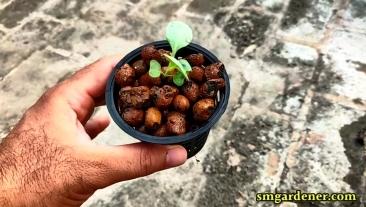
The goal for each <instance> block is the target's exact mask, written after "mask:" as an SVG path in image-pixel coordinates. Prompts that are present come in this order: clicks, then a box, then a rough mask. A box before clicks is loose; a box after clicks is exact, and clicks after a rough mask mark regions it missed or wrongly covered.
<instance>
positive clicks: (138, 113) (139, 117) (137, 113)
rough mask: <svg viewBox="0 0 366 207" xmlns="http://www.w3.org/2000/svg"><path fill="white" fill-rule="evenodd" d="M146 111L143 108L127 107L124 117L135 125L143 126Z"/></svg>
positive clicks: (131, 124) (130, 123)
mask: <svg viewBox="0 0 366 207" xmlns="http://www.w3.org/2000/svg"><path fill="white" fill-rule="evenodd" d="M144 116H145V112H144V111H143V110H141V109H136V108H127V109H125V110H124V111H123V113H122V118H123V120H125V122H127V124H129V125H130V126H133V127H138V126H141V125H142V124H143V123H144Z"/></svg>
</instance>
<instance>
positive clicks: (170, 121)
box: [166, 112, 187, 135]
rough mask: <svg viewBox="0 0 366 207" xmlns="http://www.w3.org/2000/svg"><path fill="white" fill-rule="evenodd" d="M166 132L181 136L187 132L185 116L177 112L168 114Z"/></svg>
mask: <svg viewBox="0 0 366 207" xmlns="http://www.w3.org/2000/svg"><path fill="white" fill-rule="evenodd" d="M166 126H167V131H168V133H169V134H173V135H181V134H184V133H186V131H187V123H186V119H185V115H184V114H181V113H179V112H170V113H169V114H168V118H167V123H166Z"/></svg>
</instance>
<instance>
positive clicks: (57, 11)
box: [42, 0, 89, 19]
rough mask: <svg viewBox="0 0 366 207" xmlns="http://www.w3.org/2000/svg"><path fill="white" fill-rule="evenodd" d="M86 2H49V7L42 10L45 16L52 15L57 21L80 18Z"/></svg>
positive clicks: (78, 0)
mask: <svg viewBox="0 0 366 207" xmlns="http://www.w3.org/2000/svg"><path fill="white" fill-rule="evenodd" d="M86 2H87V1H86V0H71V1H64V0H56V1H50V2H48V3H49V5H46V6H45V7H46V8H43V9H42V10H43V11H44V12H45V13H46V14H49V15H52V16H54V17H56V18H58V19H65V18H80V17H81V15H82V9H83V6H84V4H85V3H86ZM88 3H89V2H88Z"/></svg>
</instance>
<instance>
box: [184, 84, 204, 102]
mask: <svg viewBox="0 0 366 207" xmlns="http://www.w3.org/2000/svg"><path fill="white" fill-rule="evenodd" d="M182 92H183V95H184V96H185V97H187V98H188V100H189V101H190V102H191V103H194V102H196V101H197V99H198V97H199V95H200V89H199V86H198V85H197V84H196V83H195V82H193V81H188V82H186V83H185V84H184V85H183V87H182Z"/></svg>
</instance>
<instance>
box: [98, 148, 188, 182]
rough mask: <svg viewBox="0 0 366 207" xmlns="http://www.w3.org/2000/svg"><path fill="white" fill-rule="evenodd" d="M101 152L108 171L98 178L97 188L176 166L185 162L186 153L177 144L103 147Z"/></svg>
mask: <svg viewBox="0 0 366 207" xmlns="http://www.w3.org/2000/svg"><path fill="white" fill-rule="evenodd" d="M101 150H102V152H101V154H100V157H101V159H102V162H103V165H106V167H107V169H108V170H107V171H106V169H104V170H103V171H104V173H103V174H105V175H104V176H102V177H99V178H98V183H99V186H101V187H105V186H109V185H111V184H114V183H116V182H120V181H124V180H130V179H134V178H138V177H142V176H146V175H149V174H152V173H154V172H157V171H160V170H164V169H168V168H172V167H176V166H179V165H182V164H183V163H184V162H185V161H186V160H187V151H186V150H185V149H184V147H182V146H179V145H175V146H167V145H155V144H147V143H136V144H129V145H123V146H104V147H103V149H101Z"/></svg>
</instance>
